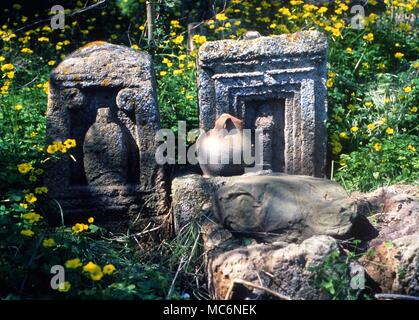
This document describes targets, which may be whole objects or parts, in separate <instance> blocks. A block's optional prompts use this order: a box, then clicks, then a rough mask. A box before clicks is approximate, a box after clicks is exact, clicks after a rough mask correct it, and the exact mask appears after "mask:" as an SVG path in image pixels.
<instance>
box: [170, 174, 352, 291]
mask: <svg viewBox="0 0 419 320" xmlns="http://www.w3.org/2000/svg"><path fill="white" fill-rule="evenodd" d="M172 197H173V213H174V220H175V231H176V232H179V230H181V228H182V227H183V226H185V225H186V224H187V223H188V222H190V221H192V220H194V219H195V220H198V221H199V222H200V224H201V225H202V237H203V243H204V253H205V259H206V267H207V275H208V287H209V288H210V292H211V294H212V295H213V297H214V298H216V299H226V298H227V299H245V298H247V299H263V298H268V297H272V296H269V294H268V295H266V293H267V292H264V291H263V290H261V289H258V288H257V286H259V287H264V288H268V289H269V290H272V291H275V292H277V293H280V294H282V295H285V296H288V297H289V298H291V299H323V298H324V299H326V298H328V297H325V296H322V295H321V293H320V292H319V291H318V289H316V288H314V287H312V285H311V284H310V281H309V280H310V279H309V278H310V271H309V267H311V266H313V265H315V264H317V263H320V262H321V261H323V260H324V259H325V257H326V256H327V255H328V254H329V253H330V252H331V251H332V250H335V249H337V242H336V241H335V240H334V239H333V238H332V237H331V236H333V237H336V238H348V237H350V236H351V229H352V223H353V220H354V219H355V217H356V205H355V202H354V200H352V199H350V198H348V196H347V194H346V192H345V191H344V189H343V188H342V187H340V186H339V185H338V184H336V183H334V182H332V181H329V180H325V179H320V178H313V177H308V176H289V175H284V174H272V173H270V172H260V173H258V174H247V175H242V176H235V177H212V178H204V177H202V176H199V175H186V176H182V177H178V178H176V179H174V180H173V183H172ZM243 281H245V282H247V283H248V284H249V283H250V284H251V286H249V285H247V286H246V285H243Z"/></svg>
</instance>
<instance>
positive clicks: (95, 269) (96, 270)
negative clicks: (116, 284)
mask: <svg viewBox="0 0 419 320" xmlns="http://www.w3.org/2000/svg"><path fill="white" fill-rule="evenodd" d="M83 271H85V272H88V273H89V274H90V278H91V279H92V280H93V281H99V280H100V279H102V278H103V272H102V270H101V268H100V266H98V265H97V264H95V263H93V262H92V261H90V262H89V263H87V264H86V265H85V266H84V267H83Z"/></svg>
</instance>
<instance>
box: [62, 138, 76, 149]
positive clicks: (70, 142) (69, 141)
mask: <svg viewBox="0 0 419 320" xmlns="http://www.w3.org/2000/svg"><path fill="white" fill-rule="evenodd" d="M63 144H64V146H65V147H66V148H68V149H70V148H75V147H76V146H77V143H76V140H75V139H67V140H66V141H64V142H63Z"/></svg>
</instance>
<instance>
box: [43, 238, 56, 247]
mask: <svg viewBox="0 0 419 320" xmlns="http://www.w3.org/2000/svg"><path fill="white" fill-rule="evenodd" d="M42 246H43V247H44V248H51V247H54V246H55V240H54V239H52V238H49V239H44V240H43V241H42Z"/></svg>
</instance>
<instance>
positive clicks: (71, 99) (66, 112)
mask: <svg viewBox="0 0 419 320" xmlns="http://www.w3.org/2000/svg"><path fill="white" fill-rule="evenodd" d="M159 126H160V124H159V113H158V108H157V101H156V93H155V79H154V71H153V66H152V59H151V57H150V56H149V55H148V54H147V53H144V52H139V51H135V50H133V49H130V48H127V47H123V46H118V45H112V44H109V43H106V42H93V43H90V44H88V45H86V46H84V47H82V48H80V49H79V50H77V51H75V52H74V53H73V54H71V55H70V56H68V57H67V58H66V59H65V60H64V61H63V62H61V63H60V65H58V67H57V68H56V69H55V70H54V71H53V72H52V74H51V77H50V94H49V100H48V110H47V139H48V142H49V143H51V142H53V141H57V140H59V141H62V140H65V139H67V138H73V139H75V140H76V142H77V147H76V148H75V150H74V151H72V155H73V156H74V159H75V161H74V160H72V159H71V158H70V157H65V159H64V160H62V161H57V162H54V163H53V164H52V165H51V167H50V168H49V170H48V172H47V178H46V179H47V181H46V182H47V184H48V186H49V189H50V195H51V196H52V197H54V198H55V199H56V200H58V202H59V203H60V204H61V206H62V207H63V209H64V212H65V213H79V214H94V213H116V214H118V213H122V214H126V213H128V214H130V213H132V214H134V213H138V211H139V210H140V208H143V207H144V206H146V207H147V206H148V208H150V209H151V210H153V211H157V212H159V210H163V209H164V206H165V201H166V200H165V192H164V185H163V184H164V179H163V173H162V170H161V168H159V166H158V165H157V164H156V162H155V158H154V155H155V149H156V147H157V142H156V139H155V133H156V131H157V130H158V129H159Z"/></svg>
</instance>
